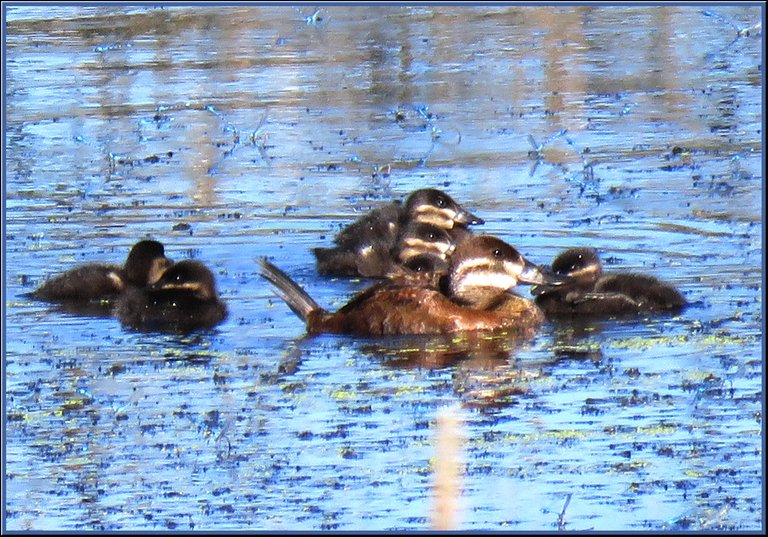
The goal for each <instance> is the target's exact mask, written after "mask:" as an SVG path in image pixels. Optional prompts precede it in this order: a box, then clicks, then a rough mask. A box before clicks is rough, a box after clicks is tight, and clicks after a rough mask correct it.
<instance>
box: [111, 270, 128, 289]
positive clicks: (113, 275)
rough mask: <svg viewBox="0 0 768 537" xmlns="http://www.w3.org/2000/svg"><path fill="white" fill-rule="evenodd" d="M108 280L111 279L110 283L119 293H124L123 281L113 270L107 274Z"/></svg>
mask: <svg viewBox="0 0 768 537" xmlns="http://www.w3.org/2000/svg"><path fill="white" fill-rule="evenodd" d="M107 278H109V281H111V282H112V283H113V284H114V285H115V287H116V288H117V289H118V290H119V291H122V290H123V289H124V288H125V282H124V281H123V279H122V278H121V277H120V276H119V275H118V274H116V273H114V272H112V271H111V270H110V271H109V272H108V273H107Z"/></svg>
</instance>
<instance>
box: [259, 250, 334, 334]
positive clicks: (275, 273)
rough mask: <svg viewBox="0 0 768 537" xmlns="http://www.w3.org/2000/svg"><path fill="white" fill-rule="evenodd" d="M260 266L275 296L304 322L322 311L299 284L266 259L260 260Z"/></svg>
mask: <svg viewBox="0 0 768 537" xmlns="http://www.w3.org/2000/svg"><path fill="white" fill-rule="evenodd" d="M259 266H260V267H261V275H262V276H263V277H264V278H265V279H266V280H267V281H269V282H270V283H271V284H272V285H273V286H274V291H275V294H276V295H277V296H279V297H280V298H282V299H283V300H284V301H285V303H286V304H288V307H289V308H291V310H292V311H293V313H295V314H296V315H298V316H299V318H300V319H301V320H302V321H304V322H307V319H308V318H309V314H310V312H312V311H316V310H321V309H322V308H321V307H320V305H319V304H318V303H317V302H315V300H314V299H313V298H312V297H311V296H309V295H308V294H307V292H306V291H304V289H302V288H301V287H300V286H299V284H297V283H296V282H294V281H293V280H292V279H291V277H290V276H288V275H287V274H286V273H285V272H283V271H282V270H280V269H279V268H277V267H276V266H275V265H273V264H272V263H271V262H270V261H268V260H267V259H266V258H265V257H262V258H261V259H259Z"/></svg>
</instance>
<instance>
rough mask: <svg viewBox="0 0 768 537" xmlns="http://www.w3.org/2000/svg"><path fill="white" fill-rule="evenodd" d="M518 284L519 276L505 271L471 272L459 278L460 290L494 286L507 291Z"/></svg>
mask: <svg viewBox="0 0 768 537" xmlns="http://www.w3.org/2000/svg"><path fill="white" fill-rule="evenodd" d="M516 285H517V278H516V277H514V276H513V275H511V274H507V273H504V272H470V273H469V274H467V275H465V276H463V277H462V278H461V279H460V280H459V291H464V290H466V289H470V288H473V287H493V288H495V289H501V290H502V291H506V290H507V289H512V288H513V287H515V286H516Z"/></svg>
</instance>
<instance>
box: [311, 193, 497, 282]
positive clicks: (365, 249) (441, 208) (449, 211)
mask: <svg viewBox="0 0 768 537" xmlns="http://www.w3.org/2000/svg"><path fill="white" fill-rule="evenodd" d="M416 223H421V224H429V225H432V226H434V227H437V228H440V229H443V230H445V231H446V233H448V234H449V238H450V242H451V243H458V242H461V241H462V240H464V239H465V238H466V237H468V236H469V235H471V233H470V232H469V231H468V230H467V228H466V226H468V225H471V224H482V223H483V220H482V219H481V218H478V217H477V216H475V215H473V214H472V213H470V212H469V211H467V210H466V209H464V208H463V207H461V206H460V205H459V204H458V203H457V202H456V201H455V200H453V198H451V197H450V196H449V195H448V194H446V193H445V192H442V191H440V190H436V189H432V188H425V189H421V190H416V191H415V192H413V193H412V194H411V195H410V196H408V199H407V200H406V202H405V204H403V203H401V202H400V201H395V202H392V203H389V204H387V205H385V206H383V207H380V208H377V209H374V210H372V211H371V212H369V213H368V214H365V215H363V216H362V217H360V218H358V219H357V220H356V221H355V222H353V223H351V224H349V225H348V226H347V227H345V228H344V229H342V230H341V231H340V232H339V233H338V234H337V235H336V237H335V238H334V242H335V243H336V246H335V247H332V248H315V249H314V250H313V253H314V254H315V257H316V258H317V268H318V272H319V273H320V274H324V275H336V276H339V275H360V276H367V277H381V276H383V275H384V274H385V273H386V272H387V270H388V266H387V265H389V264H390V262H391V261H392V260H393V259H394V260H395V262H397V256H396V255H394V256H393V254H392V252H393V251H394V250H396V249H397V246H398V241H399V239H400V238H401V237H402V235H403V233H404V230H406V228H407V227H408V225H409V224H416ZM419 253H423V252H419Z"/></svg>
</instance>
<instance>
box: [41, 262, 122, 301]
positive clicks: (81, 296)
mask: <svg viewBox="0 0 768 537" xmlns="http://www.w3.org/2000/svg"><path fill="white" fill-rule="evenodd" d="M124 285H125V282H124V276H123V275H122V269H121V268H120V267H118V266H116V265H106V264H97V263H92V264H88V265H82V266H79V267H75V268H73V269H70V270H68V271H66V272H63V273H61V274H59V275H57V276H54V277H52V278H50V279H49V280H47V281H46V282H45V283H43V284H42V285H41V286H40V287H39V288H38V289H37V290H35V291H34V292H33V293H32V296H34V297H35V298H38V299H41V300H50V301H64V300H76V301H87V300H98V299H101V298H105V297H110V296H113V295H117V294H118V293H120V292H121V291H122V290H123V287H124Z"/></svg>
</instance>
